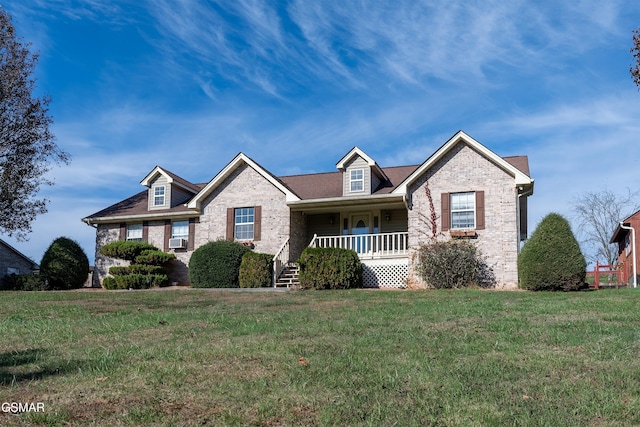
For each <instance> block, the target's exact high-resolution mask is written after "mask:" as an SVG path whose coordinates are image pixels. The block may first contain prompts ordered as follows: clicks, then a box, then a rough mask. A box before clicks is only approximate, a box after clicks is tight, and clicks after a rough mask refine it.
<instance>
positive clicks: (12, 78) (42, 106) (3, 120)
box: [0, 7, 69, 240]
mask: <svg viewBox="0 0 640 427" xmlns="http://www.w3.org/2000/svg"><path fill="white" fill-rule="evenodd" d="M29 47H30V44H29V43H26V44H25V43H23V42H22V39H21V38H20V37H18V36H17V35H16V30H15V27H14V26H13V24H12V22H11V15H9V14H8V13H7V12H6V11H5V10H4V9H3V8H2V7H0V233H2V234H7V235H9V236H15V237H16V238H18V239H19V240H26V236H27V233H29V232H30V231H31V223H32V222H33V220H35V218H36V216H37V215H40V214H43V213H45V212H46V211H47V202H48V200H46V199H43V198H38V197H37V195H38V191H39V190H40V186H41V185H52V184H53V183H52V182H51V181H50V180H49V179H47V178H46V173H47V172H48V171H49V170H50V168H51V165H52V163H61V162H62V163H68V161H69V155H68V154H67V153H65V152H64V151H62V150H60V149H59V148H58V146H57V145H56V143H55V136H54V135H53V133H52V132H51V130H50V129H49V126H50V125H51V124H52V123H53V120H52V118H51V116H50V115H49V103H50V102H51V99H50V98H49V97H48V96H43V97H41V98H38V97H34V96H33V91H34V89H35V82H36V79H35V77H33V72H34V69H35V65H36V62H37V60H38V55H37V54H33V53H31V52H30V51H29Z"/></svg>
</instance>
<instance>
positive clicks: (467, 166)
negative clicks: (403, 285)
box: [408, 143, 518, 288]
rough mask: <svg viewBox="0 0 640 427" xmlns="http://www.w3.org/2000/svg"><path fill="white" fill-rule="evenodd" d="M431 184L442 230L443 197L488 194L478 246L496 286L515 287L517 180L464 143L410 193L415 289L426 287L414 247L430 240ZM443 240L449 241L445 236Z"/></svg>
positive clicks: (410, 242)
mask: <svg viewBox="0 0 640 427" xmlns="http://www.w3.org/2000/svg"><path fill="white" fill-rule="evenodd" d="M427 180H428V181H429V189H430V190H431V195H432V200H433V204H434V207H435V211H436V214H437V216H438V231H439V232H441V231H442V223H441V218H440V215H441V214H440V209H441V201H440V197H441V193H444V192H447V193H454V192H467V191H484V195H485V196H484V197H485V224H486V226H485V229H484V230H477V236H478V237H477V239H475V240H473V241H474V242H476V243H477V245H478V248H480V250H481V252H482V254H483V255H484V257H485V258H486V260H487V263H488V264H489V265H490V266H491V267H492V268H493V271H494V273H495V275H496V280H497V283H498V287H501V288H516V287H517V283H518V269H517V256H518V231H517V210H516V203H517V194H516V188H515V182H514V179H513V177H511V176H510V175H509V174H508V173H507V172H505V171H504V170H502V169H501V168H499V167H497V166H496V165H495V164H494V163H492V162H490V161H489V160H488V159H487V158H485V157H484V156H482V155H481V154H480V153H478V152H477V151H475V150H473V149H472V148H471V147H469V146H468V145H466V144H464V143H460V144H458V145H457V146H455V147H454V148H452V149H451V150H450V151H449V152H448V153H447V154H446V156H445V157H443V158H442V159H440V160H439V161H438V162H437V163H436V164H435V165H434V166H433V167H432V168H431V169H430V170H429V171H427V172H426V173H425V174H424V175H423V176H422V177H421V178H420V179H419V180H417V181H416V182H415V183H414V184H413V185H412V186H411V188H409V189H408V191H409V193H410V196H411V201H412V209H411V210H410V211H409V217H408V220H409V246H410V247H412V248H414V249H413V250H412V253H411V256H410V263H409V276H410V280H411V281H413V282H412V283H413V284H414V285H416V284H417V285H418V286H424V284H423V283H421V280H420V279H419V278H418V277H417V275H416V270H415V267H416V261H417V257H416V256H415V248H416V247H417V246H418V245H419V244H420V243H421V242H426V241H427V240H428V238H429V236H430V231H429V226H428V224H427V223H426V222H425V218H429V216H430V210H429V203H428V199H427V196H426V193H425V183H426V181H427ZM443 234H444V235H443V236H441V237H440V239H448V238H450V237H449V233H448V232H445V233H443Z"/></svg>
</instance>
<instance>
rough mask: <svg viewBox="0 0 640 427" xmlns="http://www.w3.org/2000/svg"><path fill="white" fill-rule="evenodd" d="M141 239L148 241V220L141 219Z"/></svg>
mask: <svg viewBox="0 0 640 427" xmlns="http://www.w3.org/2000/svg"><path fill="white" fill-rule="evenodd" d="M142 241H143V242H149V221H142Z"/></svg>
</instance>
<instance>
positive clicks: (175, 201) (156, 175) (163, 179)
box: [140, 166, 199, 211]
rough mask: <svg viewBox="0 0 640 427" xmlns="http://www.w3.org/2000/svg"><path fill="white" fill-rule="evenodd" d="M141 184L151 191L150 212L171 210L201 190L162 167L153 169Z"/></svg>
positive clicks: (149, 198)
mask: <svg viewBox="0 0 640 427" xmlns="http://www.w3.org/2000/svg"><path fill="white" fill-rule="evenodd" d="M140 184H142V185H144V186H145V187H147V188H148V189H149V190H148V191H149V197H148V200H149V202H148V209H149V210H150V211H153V210H160V209H169V208H172V207H174V206H177V205H180V204H183V203H185V202H187V201H188V200H190V199H191V198H192V197H193V196H194V195H195V194H196V193H197V192H198V190H199V189H198V187H197V186H195V185H194V184H191V183H190V182H189V181H187V180H185V179H183V178H180V177H179V176H177V175H175V174H173V173H171V172H169V171H167V170H165V169H162V168H161V167H160V166H156V167H155V168H153V170H152V171H151V172H149V174H148V175H147V176H146V177H145V178H144V179H143V180H142V181H141V182H140Z"/></svg>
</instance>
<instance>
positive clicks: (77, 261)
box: [40, 237, 89, 289]
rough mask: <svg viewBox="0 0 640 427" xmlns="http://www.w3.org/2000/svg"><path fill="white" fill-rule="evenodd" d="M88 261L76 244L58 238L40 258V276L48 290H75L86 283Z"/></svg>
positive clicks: (72, 241)
mask: <svg viewBox="0 0 640 427" xmlns="http://www.w3.org/2000/svg"><path fill="white" fill-rule="evenodd" d="M88 274H89V259H88V258H87V255H86V254H85V253H84V250H82V248H81V247H80V245H79V244H78V243H76V242H75V241H74V240H71V239H69V238H67V237H58V238H57V239H56V240H54V241H53V243H51V246H49V248H48V249H47V251H46V252H45V253H44V255H43V256H42V261H41V262H40V275H41V276H43V277H44V278H46V280H47V283H48V287H49V289H77V288H81V287H82V285H84V283H85V282H86V281H87V276H88Z"/></svg>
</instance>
